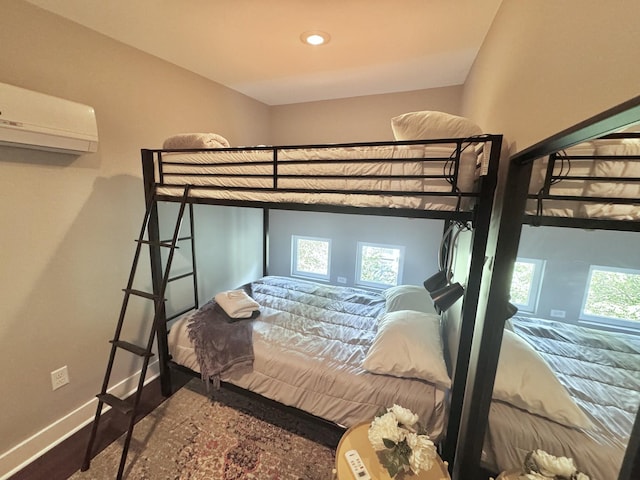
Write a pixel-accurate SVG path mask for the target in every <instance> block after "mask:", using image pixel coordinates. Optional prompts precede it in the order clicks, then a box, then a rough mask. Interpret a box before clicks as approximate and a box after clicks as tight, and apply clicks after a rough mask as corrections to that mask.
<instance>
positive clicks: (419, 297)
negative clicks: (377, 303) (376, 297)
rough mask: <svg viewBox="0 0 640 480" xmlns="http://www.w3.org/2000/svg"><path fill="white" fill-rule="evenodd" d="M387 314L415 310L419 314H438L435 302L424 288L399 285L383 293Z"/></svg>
mask: <svg viewBox="0 0 640 480" xmlns="http://www.w3.org/2000/svg"><path fill="white" fill-rule="evenodd" d="M382 295H384V298H385V299H386V300H387V302H386V310H387V312H397V311H398V310H415V311H417V312H424V313H434V314H437V313H438V312H436V309H435V307H434V306H433V301H432V300H431V297H430V296H429V293H428V292H427V291H426V290H425V288H424V287H419V286H417V285H398V286H396V287H390V288H387V289H386V290H385V291H384V292H382Z"/></svg>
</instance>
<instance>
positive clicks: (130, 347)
mask: <svg viewBox="0 0 640 480" xmlns="http://www.w3.org/2000/svg"><path fill="white" fill-rule="evenodd" d="M109 341H110V342H111V343H113V344H114V345H115V346H116V347H120V348H123V349H125V350H127V351H129V352H131V353H134V354H135V355H138V356H139V357H153V355H154V354H153V353H152V352H148V351H147V349H146V348H143V347H141V346H139V345H135V344H133V343H129V342H125V341H123V340H109Z"/></svg>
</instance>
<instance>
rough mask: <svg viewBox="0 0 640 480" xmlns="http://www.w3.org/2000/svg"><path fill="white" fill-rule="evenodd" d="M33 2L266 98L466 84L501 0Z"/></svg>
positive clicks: (282, 100) (291, 99)
mask: <svg viewBox="0 0 640 480" xmlns="http://www.w3.org/2000/svg"><path fill="white" fill-rule="evenodd" d="M27 1H28V2H30V3H32V4H34V5H37V6H40V7H42V8H44V9H46V10H49V11H51V12H53V13H56V14H58V15H61V16H63V17H66V18H68V19H70V20H72V21H74V22H77V23H79V24H82V25H84V26H86V27H88V28H91V29H93V30H95V31H97V32H100V33H102V34H104V35H107V36H109V37H112V38H114V39H116V40H119V41H121V42H123V43H125V44H128V45H131V46H133V47H135V48H138V49H140V50H142V51H144V52H147V53H149V54H151V55H155V56H156V57H159V58H162V59H164V60H167V61H169V62H171V63H173V64H175V65H179V66H181V67H183V68H185V69H187V70H191V71H193V72H195V73H197V74H199V75H202V76H204V77H207V78H209V79H211V80H214V81H216V82H218V83H221V84H223V85H226V86H227V87H229V88H232V89H234V90H237V91H239V92H241V93H244V94H246V95H248V96H250V97H252V98H255V99H257V100H259V101H261V102H264V103H266V104H268V105H280V104H288V103H299V102H308V101H314V100H326V99H334V98H344V97H353V96H359V95H372V94H380V93H392V92H401V91H410V90H420V89H424V88H434V87H441V86H448V85H459V84H462V83H464V81H465V79H466V76H467V74H468V72H469V69H470V68H471V64H472V63H473V60H474V58H475V56H476V54H477V53H478V50H479V48H480V45H481V44H482V41H483V39H484V37H485V35H486V33H487V31H488V29H489V27H490V26H491V22H492V21H493V18H494V16H495V14H496V12H497V10H498V8H499V6H500V4H501V2H502V0H106V1H105V0H27ZM308 30H322V31H325V32H328V33H329V34H330V35H331V41H330V42H329V43H328V44H326V45H323V46H320V47H311V46H308V45H304V44H303V43H302V42H301V41H300V35H301V34H302V33H303V32H304V31H308Z"/></svg>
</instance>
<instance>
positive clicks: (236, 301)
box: [214, 290, 260, 318]
mask: <svg viewBox="0 0 640 480" xmlns="http://www.w3.org/2000/svg"><path fill="white" fill-rule="evenodd" d="M214 299H215V301H216V303H217V304H218V305H220V306H221V307H222V309H223V310H224V311H225V313H226V314H227V315H229V316H230V317H231V318H250V317H251V315H252V314H253V312H255V311H256V310H258V309H259V308H260V305H259V304H258V302H256V301H255V300H254V299H253V298H251V297H250V296H249V295H247V293H246V292H245V291H244V290H228V291H226V292H220V293H218V294H217V295H216V296H215V298H214Z"/></svg>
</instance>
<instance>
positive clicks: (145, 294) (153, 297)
mask: <svg viewBox="0 0 640 480" xmlns="http://www.w3.org/2000/svg"><path fill="white" fill-rule="evenodd" d="M123 291H124V292H127V293H130V294H131V295H137V296H138V297H144V298H148V299H150V300H160V297H159V296H158V295H154V294H153V293H149V292H143V291H142V290H134V289H133V288H125V289H124V290H123Z"/></svg>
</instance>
